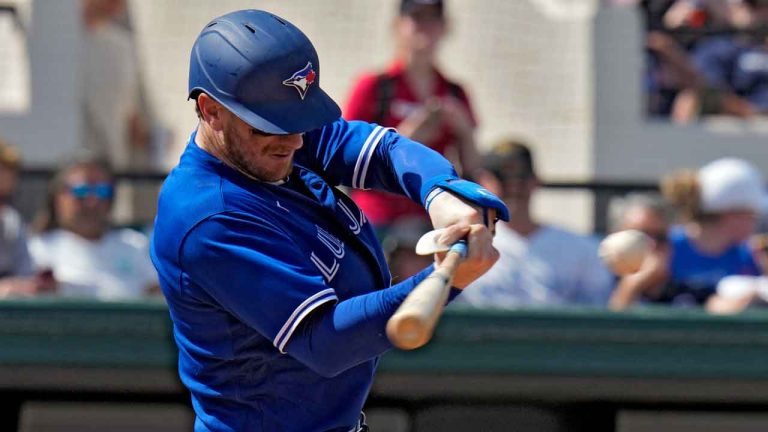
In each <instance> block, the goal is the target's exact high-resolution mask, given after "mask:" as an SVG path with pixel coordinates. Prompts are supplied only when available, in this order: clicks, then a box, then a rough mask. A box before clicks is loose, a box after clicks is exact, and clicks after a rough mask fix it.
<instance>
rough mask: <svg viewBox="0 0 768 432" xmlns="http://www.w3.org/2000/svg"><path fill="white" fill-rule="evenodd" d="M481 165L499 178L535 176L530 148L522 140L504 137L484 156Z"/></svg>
mask: <svg viewBox="0 0 768 432" xmlns="http://www.w3.org/2000/svg"><path fill="white" fill-rule="evenodd" d="M483 166H484V167H485V168H486V169H487V170H488V171H491V172H492V173H493V174H494V175H496V176H497V177H498V178H499V179H501V180H504V179H506V178H536V167H535V164H534V162H533V153H532V152H531V149H530V148H529V147H528V146H527V145H526V144H525V143H523V142H522V141H518V140H515V139H505V140H502V141H500V142H498V143H497V144H496V145H495V146H494V147H493V149H492V150H491V151H490V152H489V153H488V154H486V155H485V156H484V159H483Z"/></svg>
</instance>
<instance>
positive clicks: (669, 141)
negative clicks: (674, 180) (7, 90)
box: [594, 8, 768, 181]
mask: <svg viewBox="0 0 768 432" xmlns="http://www.w3.org/2000/svg"><path fill="white" fill-rule="evenodd" d="M642 35H643V31H642V29H641V25H640V16H639V14H638V13H637V11H636V10H635V9H622V8H608V9H603V10H601V11H600V13H599V14H598V16H597V17H596V20H595V72H596V73H595V79H596V88H595V121H596V123H595V150H594V158H595V163H594V177H595V178H598V179H608V180H632V181H635V180H645V181H656V180H657V179H658V178H659V176H661V175H663V174H665V173H669V172H671V171H673V170H675V169H678V168H697V167H699V166H701V165H703V164H704V163H706V162H708V161H711V160H713V159H716V158H718V157H722V156H738V157H742V158H745V159H748V160H750V161H752V162H753V163H755V164H757V165H758V167H759V168H760V169H762V170H763V172H765V173H766V174H768V147H766V143H767V142H768V121H766V120H759V121H749V122H747V121H741V120H736V119H732V118H719V119H713V120H708V121H706V122H702V123H694V124H691V125H687V126H678V125H674V124H672V123H669V122H667V121H659V120H655V121H653V120H648V119H647V118H646V116H645V114H644V108H643V103H642V97H643V94H642V91H643V89H642V80H643V77H642V70H643V61H644V59H643V50H642V49H643V39H642V38H643V36H642Z"/></svg>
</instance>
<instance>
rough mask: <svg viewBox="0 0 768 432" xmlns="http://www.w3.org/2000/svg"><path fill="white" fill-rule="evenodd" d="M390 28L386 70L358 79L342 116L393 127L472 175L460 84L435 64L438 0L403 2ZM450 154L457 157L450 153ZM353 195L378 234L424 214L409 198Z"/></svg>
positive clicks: (440, 25) (442, 23)
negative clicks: (391, 49)
mask: <svg viewBox="0 0 768 432" xmlns="http://www.w3.org/2000/svg"><path fill="white" fill-rule="evenodd" d="M394 29H395V30H394V32H395V39H396V49H397V52H396V55H395V59H394V61H393V62H392V63H391V64H390V66H389V68H388V69H387V70H386V71H384V72H381V73H370V74H365V75H363V76H362V77H361V78H360V79H359V80H358V82H357V83H356V84H355V85H354V87H353V90H352V94H351V96H350V98H349V101H348V104H347V106H346V109H345V111H344V117H345V118H346V119H349V120H365V121H369V122H373V123H378V124H381V125H383V126H392V127H395V128H397V130H398V132H399V133H400V134H402V135H404V136H407V137H409V138H411V139H413V140H415V141H418V142H420V143H423V144H425V145H427V146H429V147H430V148H432V149H434V150H436V151H438V152H440V153H442V154H444V155H446V156H448V158H449V159H454V160H453V162H454V164H455V165H456V166H460V167H461V168H462V170H463V174H464V176H465V177H466V176H467V175H468V174H473V171H474V170H475V169H476V168H477V167H478V163H479V156H478V155H477V151H476V149H475V141H474V130H475V121H474V118H473V116H472V113H471V108H470V105H469V100H468V99H467V95H466V93H465V92H464V90H463V89H462V87H461V86H459V85H458V84H456V83H454V82H452V81H449V80H448V79H447V78H445V77H444V76H443V75H442V73H441V72H440V71H439V69H438V68H437V67H436V66H435V58H436V54H437V49H438V46H439V44H440V42H441V40H442V39H443V36H444V35H445V33H446V18H445V10H444V4H443V1H442V0H402V1H401V2H400V13H399V15H398V17H397V18H396V20H395V26H394ZM374 145H375V144H374ZM452 152H453V153H452ZM455 153H458V159H459V160H458V161H457V160H455V159H456V158H455V157H453V158H452V157H451V155H452V154H455ZM352 198H353V199H354V200H355V202H356V203H357V204H358V205H359V206H360V208H361V209H363V211H364V212H365V214H366V216H367V217H368V219H369V221H370V222H371V223H372V224H373V225H374V227H376V228H377V230H379V234H383V232H384V231H386V228H387V226H389V225H391V224H392V223H393V222H395V221H396V220H397V219H398V218H400V217H406V216H421V217H424V218H426V213H425V212H424V209H423V208H421V207H420V206H418V205H416V204H414V203H413V202H412V201H411V200H408V199H407V198H403V197H396V196H394V195H392V194H387V193H385V192H374V191H353V192H352Z"/></svg>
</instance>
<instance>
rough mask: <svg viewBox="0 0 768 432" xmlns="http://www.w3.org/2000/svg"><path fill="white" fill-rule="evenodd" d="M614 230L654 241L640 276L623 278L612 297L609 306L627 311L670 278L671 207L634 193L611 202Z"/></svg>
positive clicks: (635, 274) (612, 228)
mask: <svg viewBox="0 0 768 432" xmlns="http://www.w3.org/2000/svg"><path fill="white" fill-rule="evenodd" d="M610 222H611V231H613V232H616V231H622V230H628V229H636V230H639V231H642V232H644V233H645V234H647V235H648V236H649V237H650V238H651V239H652V240H653V247H652V249H651V253H650V254H649V255H648V257H647V258H646V259H645V261H644V263H643V266H642V267H641V269H640V271H638V272H637V273H634V274H631V275H627V276H623V277H621V278H620V279H619V282H618V283H617V285H616V289H615V290H614V291H613V293H612V294H611V299H610V301H609V306H610V307H611V309H614V310H622V309H626V308H627V307H628V306H629V305H631V304H633V303H635V301H637V299H638V298H640V297H641V295H642V293H643V292H645V291H646V290H648V289H650V288H648V287H649V286H651V287H657V286H663V285H664V284H665V283H666V281H667V279H668V272H667V268H666V263H667V262H669V252H670V250H669V238H668V232H669V228H670V225H671V224H672V212H671V209H670V208H669V204H668V203H667V202H666V201H664V199H663V198H662V197H660V196H657V195H649V194H630V195H628V196H627V197H626V198H624V199H621V200H617V201H616V202H612V203H611V207H610Z"/></svg>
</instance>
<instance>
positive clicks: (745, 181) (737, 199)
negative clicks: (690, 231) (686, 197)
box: [698, 158, 766, 213]
mask: <svg viewBox="0 0 768 432" xmlns="http://www.w3.org/2000/svg"><path fill="white" fill-rule="evenodd" d="M698 180H699V187H700V188H701V209H702V210H703V211H704V212H706V213H721V212H726V211H730V210H754V211H755V212H760V211H761V210H762V208H763V206H764V205H765V202H766V194H765V184H764V180H763V176H762V174H760V171H758V170H757V168H755V167H754V166H753V165H752V164H750V163H749V162H747V161H744V160H741V159H736V158H723V159H717V160H715V161H713V162H710V163H708V164H706V165H704V166H703V167H702V168H701V169H699V173H698Z"/></svg>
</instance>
